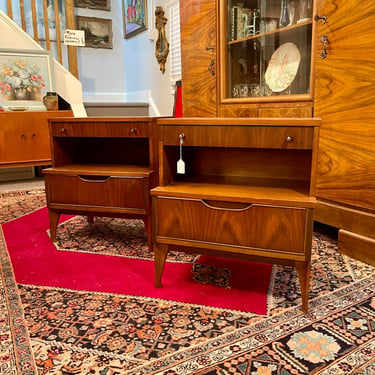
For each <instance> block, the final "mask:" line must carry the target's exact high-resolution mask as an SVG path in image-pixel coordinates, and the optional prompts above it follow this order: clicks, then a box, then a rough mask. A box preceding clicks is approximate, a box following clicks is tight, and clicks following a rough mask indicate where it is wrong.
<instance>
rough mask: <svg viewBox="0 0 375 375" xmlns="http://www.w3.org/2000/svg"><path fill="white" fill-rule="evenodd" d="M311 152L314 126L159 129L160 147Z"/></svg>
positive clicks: (187, 126)
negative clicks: (181, 143) (161, 132)
mask: <svg viewBox="0 0 375 375" xmlns="http://www.w3.org/2000/svg"><path fill="white" fill-rule="evenodd" d="M180 134H182V135H183V141H184V143H183V146H203V147H249V148H290V149H312V146H313V140H314V127H312V126H311V127H302V126H289V127H288V126H282V127H280V126H233V127H232V126H220V125H213V126H189V125H171V126H166V125H164V126H163V142H164V145H168V146H178V145H179V144H180V138H179V135H180Z"/></svg>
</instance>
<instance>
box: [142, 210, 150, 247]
mask: <svg viewBox="0 0 375 375" xmlns="http://www.w3.org/2000/svg"><path fill="white" fill-rule="evenodd" d="M142 220H143V223H144V224H145V231H146V236H147V243H148V250H149V251H152V238H151V220H150V216H149V215H147V216H145V217H143V218H142Z"/></svg>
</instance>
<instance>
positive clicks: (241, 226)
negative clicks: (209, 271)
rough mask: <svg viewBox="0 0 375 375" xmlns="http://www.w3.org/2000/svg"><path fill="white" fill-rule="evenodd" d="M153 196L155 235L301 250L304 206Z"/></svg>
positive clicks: (253, 246)
mask: <svg viewBox="0 0 375 375" xmlns="http://www.w3.org/2000/svg"><path fill="white" fill-rule="evenodd" d="M154 199H156V200H157V201H155V203H156V205H155V206H156V207H157V225H156V233H155V235H156V237H157V238H158V237H163V238H164V239H166V238H170V239H180V240H188V241H189V240H190V241H194V243H197V242H201V243H206V244H223V245H228V246H240V247H245V248H246V247H249V248H257V249H267V250H268V251H276V252H289V253H294V254H303V253H304V248H305V247H304V244H305V238H304V233H305V224H306V215H307V212H306V209H305V208H296V207H284V206H267V205H258V204H251V203H249V204H242V203H241V204H238V203H233V202H218V201H205V200H200V199H184V198H170V197H163V196H158V197H155V198H154ZM192 246H194V244H193V245H192ZM249 253H250V251H249Z"/></svg>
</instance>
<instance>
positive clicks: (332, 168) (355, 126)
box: [314, 0, 375, 210]
mask: <svg viewBox="0 0 375 375" xmlns="http://www.w3.org/2000/svg"><path fill="white" fill-rule="evenodd" d="M318 12H319V15H320V16H322V15H323V14H324V15H327V23H326V24H322V23H319V25H318V27H317V46H316V47H317V48H316V54H317V56H316V84H315V88H316V91H315V94H316V97H315V110H314V114H315V116H318V117H321V118H322V120H323V125H322V127H321V131H320V145H319V162H318V174H317V197H319V198H323V199H326V200H330V201H334V202H338V203H342V204H346V205H349V206H355V207H357V208H362V209H368V210H375V199H374V191H375V159H374V145H375V101H374V87H375V86H374V77H375V42H374V36H375V34H374V32H373V27H374V25H375V3H374V2H373V1H366V2H364V1H355V0H352V1H346V0H330V1H326V0H321V1H320V2H319V6H318ZM322 35H327V38H328V45H327V54H328V55H327V58H325V59H322V58H321V57H320V51H321V50H322V44H321V42H320V37H321V36H322Z"/></svg>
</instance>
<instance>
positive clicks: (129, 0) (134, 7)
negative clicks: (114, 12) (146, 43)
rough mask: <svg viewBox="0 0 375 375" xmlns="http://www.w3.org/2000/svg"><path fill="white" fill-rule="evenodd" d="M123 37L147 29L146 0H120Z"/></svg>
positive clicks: (128, 36) (126, 37)
mask: <svg viewBox="0 0 375 375" xmlns="http://www.w3.org/2000/svg"><path fill="white" fill-rule="evenodd" d="M121 1H122V18H123V20H124V38H125V39H128V38H130V37H132V36H134V35H136V34H139V33H140V32H142V31H144V30H147V0H121Z"/></svg>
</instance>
